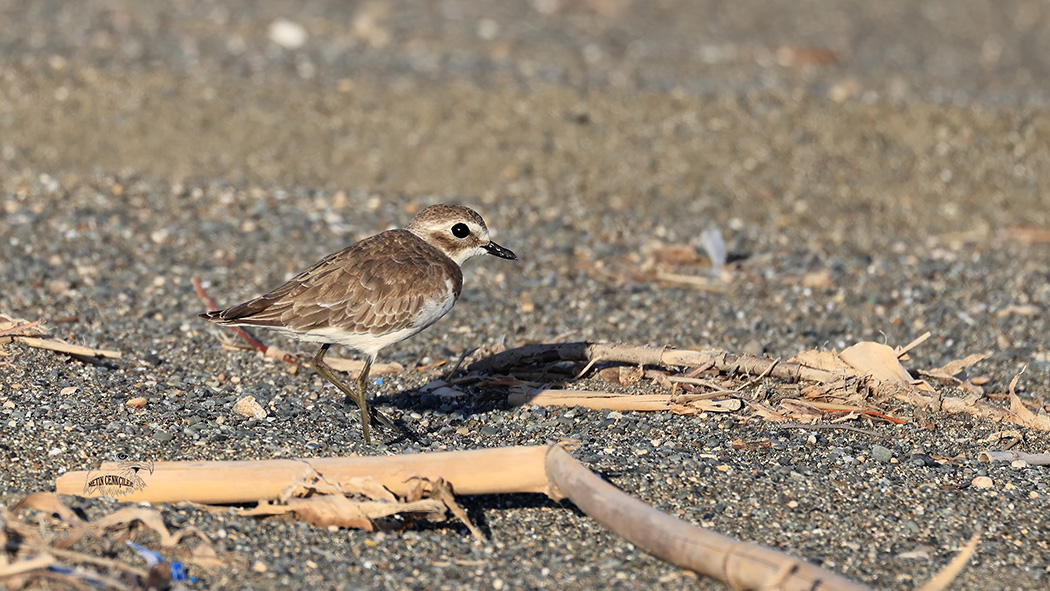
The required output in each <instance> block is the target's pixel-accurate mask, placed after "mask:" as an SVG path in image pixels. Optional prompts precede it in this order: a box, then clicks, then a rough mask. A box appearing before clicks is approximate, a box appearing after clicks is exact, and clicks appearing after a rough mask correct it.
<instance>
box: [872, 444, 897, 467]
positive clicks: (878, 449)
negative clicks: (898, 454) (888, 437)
mask: <svg viewBox="0 0 1050 591" xmlns="http://www.w3.org/2000/svg"><path fill="white" fill-rule="evenodd" d="M871 457H872V458H874V459H875V461H876V462H881V463H883V464H888V463H889V462H890V460H892V459H893V451H892V450H891V449H890V448H888V447H883V446H881V445H874V446H872V448H871Z"/></svg>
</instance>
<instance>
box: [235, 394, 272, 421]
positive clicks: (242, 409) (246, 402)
mask: <svg viewBox="0 0 1050 591" xmlns="http://www.w3.org/2000/svg"><path fill="white" fill-rule="evenodd" d="M233 412H235V413H237V414H239V415H241V416H242V417H247V418H249V419H255V420H257V421H261V420H263V419H265V418H266V410H265V409H264V408H263V407H262V406H261V405H260V404H259V403H258V402H256V401H255V397H254V396H245V397H244V398H241V399H240V400H238V401H237V402H236V404H234V405H233Z"/></svg>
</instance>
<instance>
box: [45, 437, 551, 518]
mask: <svg viewBox="0 0 1050 591" xmlns="http://www.w3.org/2000/svg"><path fill="white" fill-rule="evenodd" d="M546 451H547V447H546V446H527V447H524V446H523V447H504V448H495V449H480V450H471V451H456V452H440V453H429V454H407V455H401V456H378V457H352V458H307V459H287V460H260V461H220V462H156V463H155V464H154V465H153V472H152V473H150V472H149V471H148V470H145V469H140V470H139V471H138V473H137V475H138V477H139V478H141V479H142V481H143V484H144V486H140V487H138V489H137V490H133V489H131V488H130V487H129V488H127V489H126V490H127V492H128V494H126V495H121V496H120V500H122V501H129V502H137V501H146V502H150V503H176V502H179V501H192V502H195V503H208V504H230V503H249V502H255V501H258V500H260V499H276V498H278V497H279V496H280V494H281V492H282V491H283V490H284V489H286V488H287V487H288V486H290V485H293V484H295V483H297V482H301V481H303V480H304V479H306V478H308V477H311V476H315V475H319V476H320V477H322V478H324V479H325V480H327V481H328V482H332V483H337V482H345V481H348V480H350V479H351V478H355V477H366V476H367V477H372V478H374V479H375V480H377V481H379V482H380V484H382V485H383V486H385V487H386V488H388V489H389V490H390V491H391V492H392V493H394V494H395V495H398V496H401V497H404V496H407V495H408V493H409V492H410V491H411V490H412V489H413V488H414V487H413V484H414V483H413V480H414V479H416V478H425V479H428V480H437V479H438V478H441V479H444V480H445V482H448V483H449V484H450V485H451V486H452V489H453V491H454V492H455V494H458V495H478V494H497V493H525V492H534V493H545V494H547V495H548V496H551V497H552V498H555V499H558V498H561V497H560V496H558V493H557V492H556V491H554V490H552V489H550V487H549V485H548V483H547V476H546V473H545V472H544V466H543V462H544V455H545V453H546ZM122 471H123V468H122V466H121V464H119V463H112V462H106V463H103V464H102V467H101V468H100V469H99V470H93V471H77V472H68V473H66V474H63V475H62V476H60V477H59V478H58V481H57V482H56V483H55V489H56V492H58V493H60V494H69V495H80V496H86V497H91V496H103V493H105V492H106V491H107V490H108V491H112V490H113V489H112V487H108V488H106V487H104V486H103V485H100V486H98V487H96V486H89V483H90V482H91V480H93V479H95V478H97V477H100V476H106V475H119V474H120V473H121V472H122ZM110 494H112V492H110Z"/></svg>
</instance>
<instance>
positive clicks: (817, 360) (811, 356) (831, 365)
mask: <svg viewBox="0 0 1050 591" xmlns="http://www.w3.org/2000/svg"><path fill="white" fill-rule="evenodd" d="M788 363H798V364H800V365H804V366H806V367H812V368H813V369H822V370H825V371H841V372H843V373H848V374H850V375H853V374H854V373H856V372H855V371H854V370H853V368H852V367H850V366H849V365H848V364H846V362H844V361H843V360H842V358H840V357H839V356H838V354H836V353H835V352H834V351H817V350H815V349H811V350H809V351H802V352H801V353H799V354H797V355H795V356H794V357H792V358H791V359H788Z"/></svg>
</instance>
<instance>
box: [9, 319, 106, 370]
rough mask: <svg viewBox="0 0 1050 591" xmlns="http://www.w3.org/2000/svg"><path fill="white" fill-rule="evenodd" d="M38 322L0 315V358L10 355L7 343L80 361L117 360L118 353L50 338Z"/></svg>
mask: <svg viewBox="0 0 1050 591" xmlns="http://www.w3.org/2000/svg"><path fill="white" fill-rule="evenodd" d="M42 324H43V323H42V322H41V321H40V320H34V321H32V322H30V321H28V320H25V319H22V318H12V317H11V316H8V315H7V314H3V313H0V356H6V355H10V354H11V353H10V352H8V351H7V350H5V348H4V345H7V344H9V343H20V344H22V345H26V346H28V347H34V348H36V349H47V350H50V351H56V352H58V353H65V354H67V355H69V356H70V357H73V358H75V359H80V360H81V361H88V362H92V361H97V360H98V359H102V358H108V359H119V358H120V351H111V350H108V349H95V348H92V347H85V346H83V345H76V344H73V343H68V342H66V341H64V340H62V339H57V338H54V337H51V336H49V335H48V334H47V331H45V330H44V329H43V328H42V326H41V325H42Z"/></svg>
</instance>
